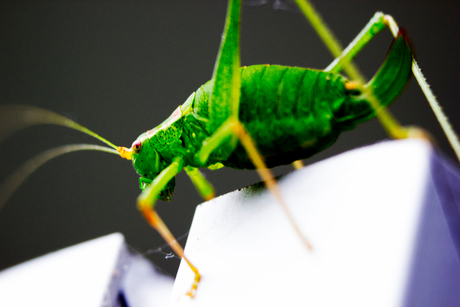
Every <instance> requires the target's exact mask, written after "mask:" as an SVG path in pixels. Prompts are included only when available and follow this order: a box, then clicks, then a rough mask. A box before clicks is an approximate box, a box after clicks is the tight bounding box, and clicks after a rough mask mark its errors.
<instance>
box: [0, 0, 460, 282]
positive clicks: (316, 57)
mask: <svg viewBox="0 0 460 307" xmlns="http://www.w3.org/2000/svg"><path fill="white" fill-rule="evenodd" d="M314 2H315V5H316V7H317V9H318V10H319V11H320V12H321V13H322V15H323V17H324V19H325V20H326V22H327V23H328V24H329V25H330V27H331V28H332V29H333V31H334V32H335V33H336V35H337V36H338V38H339V39H340V40H341V42H342V44H343V45H344V46H346V45H347V44H348V43H349V42H350V41H351V40H352V39H353V38H354V37H355V36H356V35H357V34H358V32H359V31H360V30H361V29H362V28H363V27H364V25H365V24H366V23H367V22H368V20H369V19H370V18H371V17H372V16H373V14H374V13H375V12H376V11H383V12H384V13H388V14H391V15H393V16H394V17H395V19H396V21H397V22H398V23H399V25H400V26H403V27H405V28H406V29H407V31H408V32H409V34H410V36H411V37H412V40H413V42H414V45H415V47H416V51H417V57H418V60H419V64H420V66H421V67H422V69H423V72H424V73H425V76H426V77H427V79H428V82H429V83H430V84H431V85H432V89H433V90H434V93H435V94H436V95H437V97H438V98H439V100H440V102H441V104H442V105H443V107H444V110H445V112H446V113H447V115H448V116H449V117H450V119H451V121H452V123H453V125H454V127H455V129H456V131H460V103H459V101H460V99H459V98H460V97H459V90H458V85H459V81H460V65H459V63H460V60H459V54H460V52H459V51H460V48H459V37H460V24H459V18H458V12H460V4H459V2H457V1H440V0H436V1H434V0H433V1H409V0H394V1H388V0H386V1H376V0H374V1H369V0H362V1H357V0H355V1H343V0H341V1H332V0H322V1H314ZM226 6H227V1H224V0H219V1H217V0H214V1H199V0H168V1H166V0H162V1H159V0H152V1H33V2H32V1H31V2H25V1H24V2H23V1H5V0H4V1H2V2H1V3H0V42H1V43H0V104H25V105H32V106H38V107H42V108H45V109H49V110H52V111H55V112H57V113H59V114H62V115H64V116H67V117H69V118H71V119H73V120H75V121H77V122H79V123H80V124H82V125H84V126H85V127H87V128H89V129H91V130H93V131H95V132H96V133H98V134H100V135H101V136H103V137H105V138H107V139H108V140H109V141H111V142H113V143H115V144H116V145H123V146H130V145H131V143H132V142H133V140H134V139H135V138H136V137H137V136H138V135H139V134H140V133H142V132H144V131H146V130H148V129H151V128H153V127H155V126H156V125H158V124H159V123H161V122H162V121H163V120H164V119H166V118H167V117H168V116H169V115H170V114H171V113H172V111H173V110H174V109H175V108H176V107H177V106H178V105H179V104H182V103H183V102H184V101H185V99H186V98H187V97H188V96H189V95H190V94H191V93H192V92H193V91H195V90H196V89H197V88H198V87H199V86H200V85H201V84H203V83H205V82H206V81H207V80H209V79H210V78H211V75H212V71H213V66H214V61H215V58H216V55H217V51H218V47H219V43H220V37H221V34H222V30H223V26H224V20H225V13H226ZM390 43H391V34H390V32H389V31H385V32H383V33H382V34H380V35H379V36H378V37H377V38H376V39H375V40H373V41H372V42H371V43H370V44H369V46H368V47H367V48H365V49H364V50H363V51H362V53H361V54H360V55H359V56H358V57H357V59H356V61H357V63H358V65H359V67H360V68H361V69H362V71H363V72H364V73H365V74H366V76H367V77H368V78H370V77H372V75H373V74H374V73H375V72H376V71H377V69H378V67H379V66H380V64H381V63H382V62H383V60H384V58H385V54H386V52H387V50H388V47H389V46H390ZM241 61H242V65H251V64H266V63H269V64H282V65H290V66H302V67H311V68H324V67H326V66H327V65H328V64H329V63H330V62H331V61H332V56H331V55H330V53H329V52H328V51H327V50H326V48H325V47H324V46H323V44H322V43H321V41H320V40H319V39H318V38H317V35H316V34H315V33H314V32H313V30H312V29H311V27H310V25H309V24H307V22H306V21H305V19H304V17H303V16H302V15H300V14H297V13H296V12H293V11H292V10H288V11H286V10H274V9H273V8H272V6H271V5H268V4H267V5H258V6H244V7H243V12H242V24H241ZM391 111H392V112H393V113H394V114H395V115H396V117H397V118H398V119H399V120H400V121H401V123H402V124H404V125H417V126H420V127H423V128H425V129H427V130H428V131H429V132H430V133H431V134H432V135H433V136H434V137H435V138H436V140H437V142H438V145H439V148H440V150H441V151H443V152H444V154H446V155H447V156H449V157H450V158H452V159H454V154H453V151H452V150H451V149H450V147H449V145H448V143H447V140H446V138H445V137H444V135H443V133H442V131H441V129H440V127H439V125H438V124H437V121H436V119H435V117H434V115H433V114H432V112H431V110H430V107H429V106H428V103H427V102H426V100H425V98H424V96H423V95H422V92H421V90H420V89H419V88H418V85H417V83H416V82H415V80H412V82H411V84H410V85H409V87H408V88H407V90H406V92H405V93H404V94H403V95H402V96H401V97H400V98H399V99H398V100H397V101H396V102H395V103H394V104H393V105H392V107H391ZM384 139H388V137H387V135H386V134H385V132H384V131H383V129H382V128H381V126H380V125H379V124H378V122H377V121H376V120H371V121H370V122H368V123H365V124H362V125H360V126H359V127H357V128H356V129H355V130H353V131H350V132H346V133H344V134H343V135H342V136H341V137H340V138H339V140H338V141H337V143H336V144H334V145H333V146H332V147H330V148H329V149H327V150H325V151H324V152H322V153H320V154H318V155H316V156H314V157H312V158H310V159H308V160H305V163H306V164H311V163H314V162H316V161H319V160H323V159H325V158H327V157H330V156H333V155H336V154H339V153H342V152H344V151H346V150H350V149H353V148H357V147H359V146H364V145H367V144H372V143H375V142H378V141H381V140H384ZM70 143H96V144H99V142H98V141H97V140H94V139H92V138H90V137H89V136H86V135H84V134H82V133H79V132H76V131H72V130H70V129H67V128H63V127H57V126H35V127H32V128H28V129H26V130H23V131H21V132H19V133H17V134H15V135H13V136H12V137H10V138H8V139H7V140H6V141H4V142H3V143H2V144H0V148H1V150H0V180H1V181H3V180H4V179H5V178H6V176H7V175H8V174H11V173H12V172H13V171H14V170H15V169H17V168H18V167H19V166H20V165H21V164H22V163H23V162H25V161H26V160H27V159H28V158H31V157H33V156H35V155H37V154H38V153H41V152H43V151H44V150H46V149H49V148H52V147H55V146H59V145H63V144H70ZM375 163H378V161H376V162H375ZM457 164H458V163H457ZM291 170H292V168H291V167H290V166H285V167H279V168H276V169H275V173H276V174H283V173H287V172H289V171H291ZM205 173H206V175H207V177H208V179H209V180H210V181H211V182H212V183H213V184H214V185H215V188H216V192H217V195H222V194H224V193H227V192H229V191H232V190H235V189H237V188H241V187H244V186H247V185H250V184H252V183H255V182H258V181H259V178H258V176H257V174H256V173H255V172H251V171H236V170H232V169H221V170H218V171H214V172H211V171H205ZM176 180H177V185H176V191H175V193H174V195H173V200H172V202H170V203H165V202H158V203H157V207H156V208H157V209H158V211H159V213H160V215H161V216H162V217H163V219H164V221H165V223H166V224H167V225H168V226H169V227H170V228H171V230H172V232H173V234H174V235H176V236H181V235H183V234H185V233H187V231H188V229H189V227H190V224H191V222H192V217H193V212H194V210H195V207H196V206H197V205H198V204H200V203H201V202H202V200H201V199H200V197H199V196H198V194H197V193H196V191H195V189H194V187H193V185H192V184H191V182H190V181H189V179H188V178H187V177H186V175H185V174H183V173H181V174H179V176H178V177H177V179H176ZM382 192H385V190H384V188H383V191H382ZM139 193H140V190H139V188H138V176H137V174H136V173H135V172H134V170H133V168H132V165H131V163H130V162H128V161H126V160H122V159H120V158H119V157H116V156H115V155H109V154H105V153H99V152H79V153H72V154H68V155H64V156H61V157H59V158H57V159H55V160H52V161H50V162H49V163H47V164H45V165H44V166H43V167H41V168H40V169H39V170H38V171H36V172H35V173H34V174H32V175H31V176H30V177H29V178H28V179H27V181H26V182H25V183H24V184H23V185H22V186H21V187H20V189H19V190H18V191H17V193H16V194H15V195H13V197H12V198H11V199H10V201H9V202H8V203H7V205H6V206H5V208H4V209H3V210H2V211H1V212H0V269H4V268H7V267H10V266H12V265H14V264H17V263H20V262H23V261H26V260H29V259H31V258H34V257H37V256H40V255H42V254H45V253H48V252H50V251H53V250H57V249H60V248H63V247H66V246H69V245H72V244H76V243H80V242H82V241H85V240H89V239H92V238H96V237H99V236H103V235H106V234H109V233H113V232H121V233H123V234H124V235H125V237H126V240H127V242H128V244H129V245H131V246H132V247H133V248H134V249H136V250H138V251H139V252H141V253H147V254H148V257H149V258H150V259H152V260H153V261H154V262H155V263H156V264H157V265H159V266H160V267H161V268H163V269H164V270H166V271H168V272H169V273H170V274H172V275H174V274H175V272H176V270H177V267H178V265H179V259H177V258H171V259H165V255H164V254H162V253H150V252H148V251H149V250H155V249H157V248H158V247H161V246H162V245H164V242H163V240H162V238H161V237H160V236H159V235H158V234H157V233H156V232H155V231H154V230H153V229H151V228H150V227H149V226H148V225H147V223H146V222H145V221H144V220H143V218H142V217H141V215H140V214H139V212H138V211H137V209H136V203H135V200H136V197H137V196H138V194H139ZM182 243H184V241H182ZM164 252H166V253H167V252H169V250H167V249H165V250H164Z"/></svg>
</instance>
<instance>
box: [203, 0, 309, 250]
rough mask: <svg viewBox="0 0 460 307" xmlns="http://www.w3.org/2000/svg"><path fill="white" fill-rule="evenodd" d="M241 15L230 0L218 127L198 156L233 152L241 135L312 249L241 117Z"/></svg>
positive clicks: (217, 69)
mask: <svg viewBox="0 0 460 307" xmlns="http://www.w3.org/2000/svg"><path fill="white" fill-rule="evenodd" d="M240 15H241V0H230V1H229V5H228V10H227V18H226V21H225V29H224V34H223V35H222V41H221V45H220V48H219V54H218V56H217V60H216V64H215V66H214V73H213V83H212V87H213V89H212V94H211V99H210V106H209V113H210V119H211V120H210V122H209V125H208V130H210V131H214V133H213V135H212V136H211V137H209V138H208V139H207V140H205V141H204V142H203V146H202V148H201V149H200V151H199V152H198V153H197V155H196V156H195V159H196V160H197V162H198V163H199V164H204V163H205V162H206V161H207V159H208V157H209V155H210V154H211V153H212V152H214V151H216V150H217V151H218V152H219V153H221V154H223V155H226V156H229V155H230V154H231V152H232V151H233V150H234V149H235V147H236V146H237V140H238V139H239V140H240V142H241V143H242V144H243V146H244V147H245V149H246V152H247V153H248V156H249V157H250V159H251V160H252V162H253V164H254V166H255V167H256V168H257V171H258V172H259V174H260V176H261V178H262V179H263V181H264V182H265V184H266V185H267V187H268V188H269V190H270V191H271V192H272V193H273V194H274V196H275V197H276V198H277V199H278V202H279V203H280V204H281V206H282V207H283V210H284V211H285V212H286V214H287V216H288V218H289V220H290V221H291V224H292V225H293V227H294V228H295V230H296V232H297V233H298V235H299V236H300V238H301V239H302V241H303V242H304V244H305V245H306V247H307V248H308V249H311V245H310V243H308V241H307V240H306V239H305V238H304V236H303V235H302V233H301V232H300V230H299V227H298V226H297V224H296V223H295V222H294V219H293V218H292V215H291V214H290V212H289V210H288V209H287V206H286V204H285V202H284V200H283V198H282V197H281V193H280V191H279V188H278V185H277V184H276V181H275V180H274V179H273V176H272V174H271V172H270V171H269V170H268V168H267V167H266V166H265V163H264V162H263V159H262V156H261V155H260V153H259V152H258V150H257V148H256V146H255V144H254V141H253V140H252V138H251V137H250V136H249V134H248V133H247V132H246V129H245V128H244V126H243V125H242V124H241V122H240V121H239V119H238V114H239V100H240V88H241V75H240V49H239V48H240V47H239V45H240V44H239V32H240Z"/></svg>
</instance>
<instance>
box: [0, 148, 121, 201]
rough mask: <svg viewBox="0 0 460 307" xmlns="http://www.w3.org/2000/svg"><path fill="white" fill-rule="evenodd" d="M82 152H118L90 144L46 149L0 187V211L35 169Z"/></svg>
mask: <svg viewBox="0 0 460 307" xmlns="http://www.w3.org/2000/svg"><path fill="white" fill-rule="evenodd" d="M82 150H97V151H104V152H109V153H113V154H116V155H118V152H117V151H116V150H114V149H111V148H108V147H104V146H99V145H91V144H72V145H64V146H61V147H56V148H52V149H48V150H47V151H44V152H42V153H41V154H39V155H38V156H35V157H33V158H31V159H30V160H28V161H26V163H24V164H23V165H22V166H21V167H20V168H18V169H17V170H16V171H15V172H14V173H12V174H11V175H10V176H9V177H8V178H7V179H6V180H5V182H4V183H3V184H2V185H1V186H0V210H2V208H3V207H4V206H5V204H6V202H7V201H8V199H10V197H11V195H13V193H14V192H15V191H16V190H17V189H18V188H19V186H20V185H21V184H22V183H23V182H24V181H25V180H26V179H27V177H29V176H30V174H32V173H33V172H34V171H35V170H36V169H37V168H39V167H40V166H42V165H43V164H44V163H46V162H48V161H49V160H51V159H53V158H56V157H58V156H61V155H63V154H66V153H69V152H74V151H82Z"/></svg>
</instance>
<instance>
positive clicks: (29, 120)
mask: <svg viewBox="0 0 460 307" xmlns="http://www.w3.org/2000/svg"><path fill="white" fill-rule="evenodd" d="M39 124H54V125H60V126H65V127H68V128H71V129H75V130H78V131H81V132H83V133H85V134H88V135H90V136H92V137H94V138H96V139H98V140H100V141H102V142H104V143H106V144H107V145H109V146H110V147H112V148H114V149H115V150H117V149H118V146H116V145H114V144H112V143H111V142H109V141H107V140H106V139H104V138H103V137H101V136H99V135H98V134H96V133H94V132H93V131H91V130H89V129H87V128H85V127H83V126H82V125H80V124H77V123H76V122H74V121H73V120H70V119H68V118H66V117H64V116H62V115H59V114H56V113H54V112H51V111H48V110H44V109H40V108H37V107H31V106H18V105H5V106H0V142H1V141H3V140H4V139H6V138H7V137H9V136H10V135H12V134H13V133H15V132H17V131H19V130H21V129H24V128H27V127H29V126H33V125H39Z"/></svg>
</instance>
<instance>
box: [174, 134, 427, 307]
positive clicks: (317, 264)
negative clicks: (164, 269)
mask: <svg viewBox="0 0 460 307" xmlns="http://www.w3.org/2000/svg"><path fill="white" fill-rule="evenodd" d="M431 150H432V149H431V147H430V146H429V145H428V144H427V143H425V142H423V141H416V140H406V141H394V142H385V143H380V144H376V145H373V146H368V147H365V148H361V149H359V150H354V151H351V152H347V153H344V154H342V155H339V156H336V157H334V158H331V159H328V160H325V161H323V162H320V163H317V164H315V165H312V166H309V167H306V168H304V169H302V170H300V171H297V172H295V173H292V174H290V175H288V176H287V177H286V178H284V179H282V180H281V181H280V183H279V184H280V187H281V190H282V193H283V197H284V198H285V199H286V201H287V203H288V205H289V207H290V210H291V212H292V213H293V214H294V216H295V218H296V220H297V222H298V223H299V225H300V227H301V230H302V232H303V233H304V234H305V236H306V237H307V238H308V239H309V240H310V242H311V243H312V245H313V248H314V251H313V252H308V251H307V250H306V249H305V247H304V246H303V245H302V244H301V243H300V240H299V239H298V237H297V236H296V235H295V234H294V233H293V230H292V227H291V225H290V224H289V223H288V222H287V219H286V217H285V216H284V214H283V212H282V211H281V209H280V208H279V205H278V204H277V203H276V202H275V201H274V198H273V196H272V195H271V194H269V193H268V192H266V191H265V190H263V189H262V190H260V189H259V191H256V192H255V193H254V191H253V190H252V189H243V190H242V191H236V192H232V193H229V194H227V195H224V196H222V197H218V198H216V199H214V200H212V201H210V202H207V203H204V204H203V205H200V206H198V208H197V210H196V214H195V217H194V220H193V224H192V229H191V231H190V234H189V238H188V241H187V246H186V250H185V253H186V255H187V256H188V257H189V259H190V260H191V261H192V263H194V264H195V265H196V266H197V267H198V269H199V270H200V272H201V274H202V281H201V283H200V285H199V287H198V292H197V296H196V298H195V299H194V300H190V299H188V298H187V297H186V296H185V295H184V294H185V293H186V292H187V291H188V289H189V287H190V285H191V282H192V280H193V274H192V272H191V271H190V270H189V268H188V267H187V266H186V264H185V263H184V262H182V263H181V266H180V269H179V273H178V275H177V279H176V284H175V287H174V290H173V297H172V300H171V305H188V304H190V305H197V306H264V305H265V306H266V305H268V306H277V305H278V306H299V305H302V306H305V305H307V304H308V305H310V306H398V305H401V304H402V300H403V296H404V293H403V291H404V285H405V284H406V282H407V278H408V272H409V270H410V263H409V262H410V259H411V258H410V257H411V256H412V249H413V246H414V244H415V237H416V236H415V235H416V233H415V231H416V229H417V225H418V222H419V219H420V212H421V206H422V202H423V199H422V197H423V195H425V191H424V189H425V188H426V187H427V180H428V178H429V159H430V154H431ZM254 194H256V195H254ZM257 194H260V195H257Z"/></svg>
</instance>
